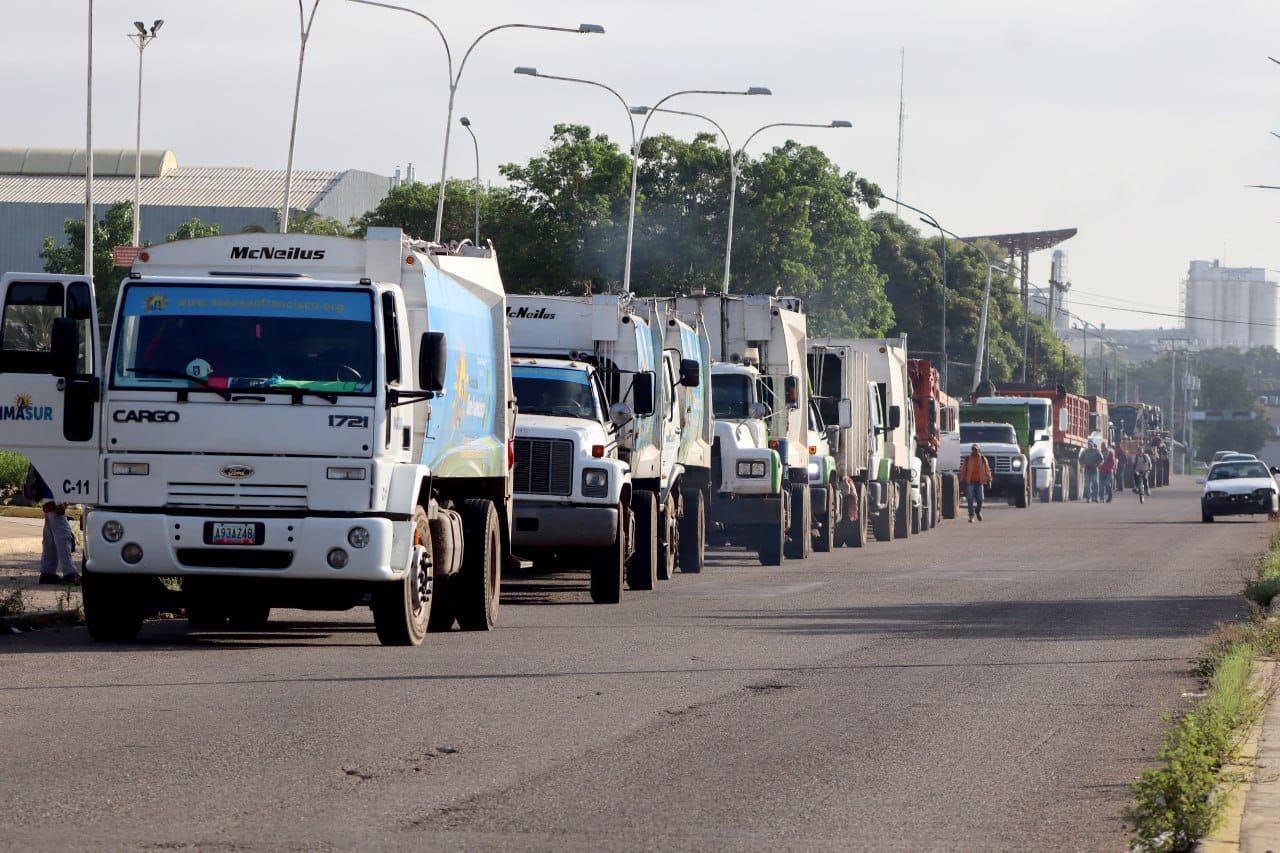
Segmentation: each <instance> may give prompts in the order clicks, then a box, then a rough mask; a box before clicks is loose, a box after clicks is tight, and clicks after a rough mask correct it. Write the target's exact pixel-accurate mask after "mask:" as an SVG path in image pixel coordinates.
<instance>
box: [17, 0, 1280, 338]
mask: <svg viewBox="0 0 1280 853" xmlns="http://www.w3.org/2000/svg"><path fill="white" fill-rule="evenodd" d="M399 2H400V3H401V4H402V5H406V6H409V7H411V8H413V9H416V10H418V11H420V12H422V13H423V14H426V15H430V16H431V17H432V19H433V20H434V21H435V22H436V23H437V24H438V25H439V26H440V28H441V29H442V30H443V32H444V33H445V35H446V36H447V37H448V39H449V42H450V45H451V47H452V50H453V54H454V61H455V63H456V62H457V61H458V59H459V58H460V57H461V55H462V54H463V53H464V52H465V50H466V46H467V45H468V44H470V43H471V41H472V40H473V39H475V38H476V36H478V35H480V34H481V33H482V32H484V31H485V30H486V29H488V28H489V27H493V26H497V25H500V24H507V23H531V24H546V25H553V26H569V27H576V26H577V25H578V24H579V23H597V24H600V25H602V26H604V27H605V29H606V31H607V32H606V34H604V35H579V34H576V33H574V34H567V33H557V32H541V31H530V30H506V31H501V32H497V33H494V34H492V35H489V36H487V37H486V38H485V39H484V40H483V41H482V42H480V43H479V45H478V46H477V47H476V49H475V51H474V53H473V54H472V55H471V57H470V58H469V60H468V61H467V64H466V66H465V69H464V73H463V75H462V77H461V80H460V83H459V86H458V90H457V97H456V104H455V113H454V121H455V126H454V131H455V133H454V135H453V141H452V143H451V150H450V156H449V174H450V176H451V177H470V176H473V175H474V174H475V160H474V155H473V152H472V150H471V146H470V139H469V138H467V137H466V136H465V131H462V129H461V128H460V127H458V126H456V121H457V118H458V117H459V116H462V115H466V116H467V117H468V118H469V119H470V120H471V122H472V129H473V130H474V131H475V133H476V135H477V138H478V140H479V146H480V174H481V177H482V179H483V180H486V181H494V182H498V181H500V180H501V179H500V176H499V174H498V167H499V165H500V164H502V163H507V162H524V161H526V160H528V159H529V158H530V157H532V156H534V155H536V154H538V153H539V152H540V151H542V150H543V149H544V148H545V146H546V145H547V142H548V139H549V137H550V134H551V129H552V126H553V125H554V124H556V123H558V122H572V123H580V124H587V125H589V126H591V127H592V128H593V129H594V130H596V131H598V132H604V133H606V134H608V135H609V136H610V137H612V138H614V139H616V140H620V141H623V140H625V138H626V137H627V136H628V135H629V129H628V123H627V117H626V114H625V113H624V112H623V110H622V106H621V105H620V104H619V103H618V102H617V101H616V100H615V99H613V98H612V97H611V96H610V95H608V93H606V92H604V91H601V90H599V89H596V88H594V87H590V86H580V85H574V84H567V83H559V82H554V81H548V80H537V79H531V78H528V77H521V76H516V75H513V74H512V69H513V68H514V67H515V66H518V65H523V66H534V67H536V68H538V69H539V71H541V72H544V73H548V74H557V75H562V76H570V77H582V78H588V79H592V80H597V81H599V82H602V83H606V84H608V85H610V86H612V87H613V88H615V89H616V90H618V91H619V92H620V93H621V94H622V95H623V97H624V98H625V99H626V100H627V101H628V102H629V103H631V104H649V105H651V104H653V103H654V102H656V101H657V100H658V99H660V98H661V97H663V96H664V95H667V94H669V93H671V92H674V91H678V90H682V89H690V88H695V89H704V88H705V89H730V90H739V89H745V88H746V87H748V86H767V87H769V88H770V89H772V91H773V94H772V96H769V97H726V96H703V95H698V96H692V95H691V96H683V97H680V98H677V99H675V100H673V101H670V102H668V106H671V107H672V108H679V109H685V110H693V111H697V112H704V113H707V114H709V115H711V116H712V117H714V118H715V119H716V120H717V121H718V122H720V124H721V125H723V126H724V128H725V130H726V132H727V133H728V134H729V136H730V140H731V141H732V142H733V144H734V146H735V147H737V146H739V145H741V144H742V142H743V140H745V138H746V137H747V136H748V135H750V134H751V132H752V131H754V130H755V129H756V128H757V127H759V126H761V125H763V124H767V123H770V122H775V121H783V122H786V121H792V122H806V123H807V122H817V123H827V122H829V121H831V120H832V119H847V120H849V121H851V122H853V127H852V129H848V130H830V129H801V130H790V129H785V128H781V129H775V130H770V131H766V132H764V133H762V134H761V135H760V136H758V137H756V139H755V141H754V142H753V143H752V145H751V148H750V149H749V150H748V152H747V153H748V154H749V155H756V156H758V155H760V154H761V153H762V152H764V151H766V150H767V149H768V148H770V147H772V146H774V145H778V144H781V143H782V142H784V141H785V140H786V139H787V138H795V139H797V140H799V141H802V142H804V143H807V144H813V145H816V146H819V147H821V148H822V149H823V150H824V151H825V152H826V153H827V155H828V156H829V157H831V159H832V160H833V161H835V162H836V163H837V164H839V165H840V167H841V168H842V169H845V170H849V171H853V172H856V173H858V174H859V175H860V176H862V177H866V178H868V179H870V180H872V181H875V182H876V183H878V184H879V185H880V186H881V187H882V188H883V189H884V191H885V192H887V193H889V194H890V195H895V188H896V171H897V151H898V113H899V109H898V106H899V79H900V65H899V63H900V51H905V59H906V62H905V74H903V75H902V79H903V81H904V84H905V102H906V123H905V135H904V142H903V163H902V170H903V177H902V185H901V195H900V196H898V197H900V198H901V199H902V200H903V201H905V202H908V203H910V204H912V205H914V206H915V207H919V208H922V209H924V210H927V211H929V212H930V213H931V214H932V215H933V216H934V217H936V218H937V220H938V221H939V222H941V223H942V224H943V225H944V226H945V227H946V228H947V229H949V230H951V231H953V232H956V233H958V234H961V235H965V236H968V235H975V234H991V233H1006V232H1015V231H1034V230H1048V229H1058V228H1071V227H1074V228H1078V229H1079V234H1078V235H1077V236H1076V237H1074V238H1072V239H1071V240H1069V241H1067V242H1066V243H1064V244H1063V245H1062V247H1061V248H1063V249H1064V250H1065V251H1066V252H1067V253H1068V264H1069V267H1068V273H1069V274H1068V278H1069V280H1070V281H1071V282H1072V286H1073V287H1072V293H1071V296H1070V307H1071V309H1072V310H1073V311H1074V312H1075V313H1077V314H1079V315H1080V316H1081V317H1083V318H1084V319H1086V320H1088V321H1089V322H1091V323H1095V324H1106V325H1107V326H1111V327H1121V328H1133V327H1157V326H1165V327H1172V326H1177V325H1180V321H1179V319H1177V317H1165V316H1158V315H1157V314H1156V313H1140V312H1135V311H1123V310H1120V309H1121V308H1136V309H1140V311H1141V312H1164V313H1168V314H1174V315H1177V314H1178V313H1179V286H1180V283H1181V281H1182V280H1183V279H1184V278H1185V276H1186V272H1187V267H1188V263H1189V262H1190V261H1191V260H1193V259H1207V260H1212V259H1221V260H1222V261H1223V263H1224V264H1228V265H1232V266H1251V267H1265V268H1267V269H1280V243H1278V241H1277V239H1276V238H1277V235H1280V190H1278V191H1273V190H1261V189H1250V188H1248V187H1247V186H1246V185H1247V184H1259V183H1260V184H1280V139H1278V138H1276V137H1275V136H1272V135H1271V133H1270V132H1271V131H1272V130H1275V131H1277V132H1280V64H1276V63H1273V62H1271V61H1270V60H1269V59H1268V56H1269V55H1271V56H1276V57H1277V58H1278V59H1280V3H1277V2H1275V0H1221V2H1218V3H1212V4H1211V3H1205V2H1203V0H1197V2H1189V0H1105V2H1104V1H1103V0H1075V2H1071V3H1064V2H1045V0H1038V1H1037V2H1026V0H965V2H956V0H918V2H913V0H874V1H873V2H851V1H850V0H820V1H819V0H796V2H792V3H787V4H779V3H773V2H769V3H766V2H762V0H682V2H675V0H629V2H624V0H592V2H586V0H540V2H537V3H533V2H529V0H524V2H518V0H488V2H483V3H479V2H477V3H457V2H454V3H430V2H424V0H399ZM305 3H306V8H307V9H308V11H309V10H310V7H311V3H312V0H305ZM88 8H89V3H88V0H44V2H41V3H18V2H16V0H3V2H0V104H2V105H3V108H4V118H5V120H4V122H3V124H2V125H0V145H21V146H26V145H30V146H54V147H79V146H83V144H84V131H85V82H86V81H85V78H86V50H85V48H86V33H87V10H88ZM94 10H95V11H94V14H95V37H94V49H95V54H94V69H93V72H94V81H95V83H94V142H95V146H100V147H104V148H107V147H127V148H132V147H133V144H134V134H135V125H134V122H135V108H136V98H137V88H136V87H137V71H138V53H137V49H136V47H135V46H134V44H133V42H131V41H128V40H127V39H126V38H125V36H126V35H127V34H128V33H130V32H132V31H133V27H132V21H134V20H143V21H146V22H148V23H150V22H151V21H152V20H154V19H156V18H163V19H165V25H164V27H163V29H162V30H161V31H160V36H159V38H158V39H156V41H155V42H154V43H153V44H152V45H151V46H150V47H148V48H147V50H146V54H145V75H144V87H145V88H144V99H143V147H144V148H167V149H171V150H173V151H174V152H176V154H177V157H178V161H179V163H180V164H182V165H191V166H215V165H221V166H253V167H256V168H262V169H280V168H283V167H284V165H285V162H286V157H287V148H288V138H289V122H290V112H291V108H292V99H293V91H294V83H295V74H296V70H297V60H298V45H299V20H298V5H297V2H295V0H220V1H219V2H217V3H202V2H196V0H167V2H166V0H129V2H125V0H94ZM447 80H448V78H447V66H446V60H445V54H444V50H443V47H442V44H441V41H440V37H439V36H438V35H437V34H436V32H435V31H434V30H433V29H432V28H431V27H430V26H429V25H428V24H427V23H426V22H424V21H422V20H421V19H419V18H417V17H414V16H411V15H408V14H406V13H404V12H397V11H390V10H386V9H380V8H373V7H369V6H361V5H357V4H355V3H352V2H348V0H320V7H319V10H318V12H317V14H316V17H315V23H314V27H313V29H312V33H311V38H310V41H309V42H308V47H307V55H306V66H305V73H304V78H303V86H302V102H301V113H300V119H299V130H298V143H297V151H296V156H295V167H296V168H300V169H347V168H356V169H364V170H368V171H372V172H377V173H379V174H383V175H390V174H392V173H393V172H394V170H395V168H396V167H397V166H400V167H402V168H403V167H405V166H406V165H407V164H408V163H413V164H414V168H415V170H416V172H417V177H418V179H419V180H423V181H433V180H436V179H438V176H439V170H440V163H441V149H442V139H443V133H444V124H445V114H446V106H447V101H448V82H447ZM703 129H704V127H703V126H702V124H701V123H699V122H697V121H695V120H692V119H686V118H682V117H675V116H664V117H662V120H661V121H659V119H658V118H655V119H654V120H653V122H652V123H651V124H650V132H654V131H659V132H668V133H672V134H673V135H677V136H682V137H691V136H693V134H695V133H696V132H698V131H701V130H703ZM460 133H461V134H462V136H461V137H460V136H459V134H460ZM623 144H624V145H625V141H624V142H623ZM903 214H904V218H906V217H907V216H912V217H914V214H910V213H909V212H908V211H905V210H904V211H903ZM911 221H913V222H915V220H914V218H913V219H912V220H911ZM921 227H922V228H923V226H921ZM499 249H501V247H499ZM1050 255H1051V253H1050V252H1041V253H1038V254H1036V255H1033V256H1032V264H1031V278H1032V282H1033V284H1040V285H1043V284H1044V283H1046V282H1047V280H1048V277H1049V264H1050Z"/></svg>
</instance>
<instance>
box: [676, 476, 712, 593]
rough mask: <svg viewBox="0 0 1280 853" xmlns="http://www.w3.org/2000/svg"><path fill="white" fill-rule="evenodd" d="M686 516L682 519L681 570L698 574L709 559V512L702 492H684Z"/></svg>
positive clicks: (688, 573) (687, 573) (695, 490)
mask: <svg viewBox="0 0 1280 853" xmlns="http://www.w3.org/2000/svg"><path fill="white" fill-rule="evenodd" d="M682 502H683V503H684V518H682V519H680V571H682V572H684V573H685V574H686V575H696V574H699V573H700V572H701V571H702V567H703V565H704V564H705V563H706V561H707V547H706V546H707V514H706V507H705V506H704V505H703V503H702V492H700V491H698V490H697V489H694V490H693V491H688V492H685V493H684V499H683V501H682Z"/></svg>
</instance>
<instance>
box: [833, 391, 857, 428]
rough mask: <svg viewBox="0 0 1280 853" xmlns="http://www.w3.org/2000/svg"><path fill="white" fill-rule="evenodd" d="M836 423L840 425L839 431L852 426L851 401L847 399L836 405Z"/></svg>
mask: <svg viewBox="0 0 1280 853" xmlns="http://www.w3.org/2000/svg"><path fill="white" fill-rule="evenodd" d="M836 423H838V424H839V425H840V429H848V428H849V427H851V426H853V401H852V400H850V399H849V398H848V397H846V398H844V399H843V400H841V401H840V402H838V403H836Z"/></svg>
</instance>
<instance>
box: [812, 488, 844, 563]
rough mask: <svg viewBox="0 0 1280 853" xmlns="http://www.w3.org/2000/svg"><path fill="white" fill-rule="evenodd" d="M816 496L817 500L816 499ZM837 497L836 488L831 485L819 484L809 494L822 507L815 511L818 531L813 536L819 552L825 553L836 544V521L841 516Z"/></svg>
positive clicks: (815, 548) (814, 547) (816, 504)
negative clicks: (837, 505)
mask: <svg viewBox="0 0 1280 853" xmlns="http://www.w3.org/2000/svg"><path fill="white" fill-rule="evenodd" d="M815 496H816V497H817V500H814V497H815ZM837 497H838V495H837V493H836V490H835V489H834V488H833V487H831V486H818V487H817V488H815V489H813V494H811V495H810V496H809V500H810V502H811V503H812V504H814V505H815V506H818V507H822V509H819V510H816V511H815V513H814V520H815V522H816V526H817V531H816V532H815V533H814V536H813V550H815V551H817V552H819V553H823V554H825V553H826V552H828V551H830V550H831V549H832V548H834V547H835V544H836V522H837V521H838V520H839V518H840V513H839V510H838V509H837V507H836V504H837V503H838V501H837Z"/></svg>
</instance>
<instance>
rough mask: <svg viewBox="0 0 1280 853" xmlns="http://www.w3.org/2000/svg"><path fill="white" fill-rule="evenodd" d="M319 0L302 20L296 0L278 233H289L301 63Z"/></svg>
mask: <svg viewBox="0 0 1280 853" xmlns="http://www.w3.org/2000/svg"><path fill="white" fill-rule="evenodd" d="M318 8H320V0H315V2H314V3H313V4H312V5H311V15H310V17H307V18H306V19H305V21H304V20H303V16H304V13H303V11H302V0H298V28H299V45H298V80H297V83H295V84H294V87H293V122H292V123H291V124H290V125H289V158H288V162H287V163H286V165H285V169H284V203H283V204H282V205H281V206H280V233H281V234H288V233H289V204H290V201H289V199H290V196H291V194H292V191H293V146H294V142H295V141H296V140H297V138H298V103H299V102H300V101H301V99H302V63H303V62H304V61H306V58H307V39H309V38H310V37H311V24H312V22H314V21H315V19H316V9H318Z"/></svg>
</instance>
